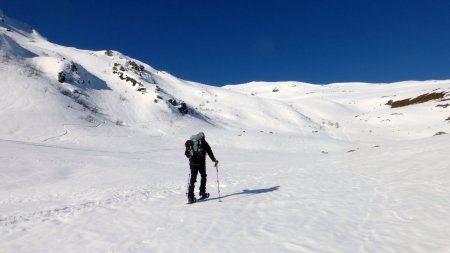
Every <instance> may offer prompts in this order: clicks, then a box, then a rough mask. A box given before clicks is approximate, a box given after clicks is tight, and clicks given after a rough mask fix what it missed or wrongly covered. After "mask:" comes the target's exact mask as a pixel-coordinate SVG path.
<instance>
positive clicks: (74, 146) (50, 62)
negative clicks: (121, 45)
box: [0, 11, 450, 252]
mask: <svg viewBox="0 0 450 253" xmlns="http://www.w3.org/2000/svg"><path fill="white" fill-rule="evenodd" d="M0 77H1V82H0V120H1V122H2V124H1V126H0V165H1V166H0V167H1V168H0V171H1V176H0V234H1V236H0V238H1V239H0V252H185V251H188V250H189V251H190V252H450V243H449V242H448V238H449V237H450V229H449V228H450V219H449V218H448V217H450V216H449V215H450V211H449V209H448V207H449V206H450V188H449V185H448V182H449V180H450V170H449V164H450V160H449V158H448V156H447V155H446V153H447V152H448V150H449V137H448V136H449V135H448V134H447V133H450V107H449V104H450V81H448V80H443V81H405V82H399V83H391V84H367V83H335V84H326V85H316V84H307V83H301V82H292V81H291V82H275V83H269V82H252V83H247V84H238V85H228V86H224V87H214V86H209V85H207V84H201V83H195V82H190V81H186V80H182V79H180V78H177V77H175V76H173V75H171V74H169V73H168V72H165V71H159V70H156V69H154V68H152V67H151V66H150V65H148V64H146V63H143V62H141V61H139V60H136V59H133V58H130V57H128V56H126V55H123V54H122V53H120V52H117V51H114V50H109V49H105V50H102V51H89V50H80V49H76V48H70V47H65V46H61V45H57V44H54V43H52V42H49V41H48V40H47V39H45V38H44V37H43V36H42V35H40V34H39V33H38V32H37V31H35V30H33V29H32V28H31V26H29V25H26V24H24V23H22V22H19V21H15V20H13V19H11V18H9V17H7V16H5V15H4V14H3V13H2V12H1V11H0ZM199 131H203V132H205V134H206V139H207V140H208V142H209V143H210V145H211V146H212V149H213V151H214V153H215V155H216V157H217V158H218V159H219V160H220V165H219V174H216V173H217V171H216V170H215V168H214V167H213V166H211V164H209V162H208V166H207V167H208V168H207V169H208V175H209V176H208V179H209V181H208V184H207V189H208V191H209V192H210V193H211V198H210V199H209V200H207V201H205V202H203V203H198V204H194V205H190V206H187V205H185V201H186V196H185V192H186V179H187V177H188V174H189V171H188V161H187V159H186V158H185V157H184V155H183V153H184V142H185V140H186V139H188V138H189V137H190V136H191V135H192V134H195V133H197V132H199ZM217 178H220V192H221V199H219V198H218V197H219V196H218V182H217V181H216V180H217ZM197 184H198V183H197ZM219 200H221V202H219Z"/></svg>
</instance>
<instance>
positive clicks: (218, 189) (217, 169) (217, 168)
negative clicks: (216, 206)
mask: <svg viewBox="0 0 450 253" xmlns="http://www.w3.org/2000/svg"><path fill="white" fill-rule="evenodd" d="M216 172H217V192H218V193H219V202H222V200H220V185H219V165H217V164H216Z"/></svg>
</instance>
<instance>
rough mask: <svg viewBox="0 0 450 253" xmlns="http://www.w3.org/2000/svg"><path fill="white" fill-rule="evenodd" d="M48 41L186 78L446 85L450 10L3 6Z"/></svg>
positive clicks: (178, 4)
mask: <svg viewBox="0 0 450 253" xmlns="http://www.w3.org/2000/svg"><path fill="white" fill-rule="evenodd" d="M0 8H1V9H3V11H4V12H5V14H6V15H8V16H10V17H12V18H15V19H18V20H21V21H24V22H26V23H28V24H30V25H32V26H33V27H35V28H36V29H37V30H38V31H39V32H40V33H41V34H42V35H44V36H45V37H47V38H48V39H49V40H50V41H52V42H55V43H58V44H61V45H65V46H74V47H77V48H82V49H91V50H102V49H114V50H117V51H120V52H122V53H124V54H126V55H128V56H131V57H133V58H136V59H139V60H141V61H143V62H145V63H148V64H150V65H151V66H153V67H154V68H156V69H159V70H166V71H168V72H170V73H172V74H174V75H176V76H178V77H180V78H183V79H186V80H192V81H198V82H202V83H207V84H211V85H223V84H234V83H244V82H249V81H253V80H255V81H287V80H294V81H304V82H311V83H321V84H322V83H330V82H348V81H364V82H392V81H401V80H429V79H450V1H448V0H426V1H425V0H424V1H415V0H410V1H397V0H354V1H347V0H335V1H321V0H278V1H273V0H264V1H263V0H248V1H246V0H240V1H235V0H159V1H152V0H149V1H145V0H128V1H126V0H125V1H114V0H112V1H101V0H98V1H95V0H92V1H88V0H76V1H75V0H74V1H67V0H56V1H55V0H51V1H50V0H42V1H37V0H26V1H20V0H0Z"/></svg>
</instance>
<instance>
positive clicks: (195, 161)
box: [184, 139, 216, 165]
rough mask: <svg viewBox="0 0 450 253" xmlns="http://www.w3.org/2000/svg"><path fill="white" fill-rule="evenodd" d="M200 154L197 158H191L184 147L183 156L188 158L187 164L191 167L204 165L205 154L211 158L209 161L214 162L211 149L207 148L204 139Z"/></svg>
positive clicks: (207, 145)
mask: <svg viewBox="0 0 450 253" xmlns="http://www.w3.org/2000/svg"><path fill="white" fill-rule="evenodd" d="M202 145H203V148H202V151H203V152H202V153H201V154H200V155H198V156H192V157H191V155H190V154H189V151H188V149H187V147H186V151H184V155H185V156H186V157H187V158H189V164H191V165H205V164H206V154H208V156H209V158H211V160H212V161H213V162H215V161H216V158H215V157H214V154H213V152H212V150H211V147H210V146H209V144H208V142H206V140H205V139H203V140H202Z"/></svg>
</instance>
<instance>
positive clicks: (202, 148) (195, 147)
mask: <svg viewBox="0 0 450 253" xmlns="http://www.w3.org/2000/svg"><path fill="white" fill-rule="evenodd" d="M185 146H186V151H185V152H184V155H185V156H186V157H187V158H189V167H190V170H191V176H190V179H189V189H188V196H187V197H188V203H194V202H195V201H196V200H197V199H196V198H195V195H194V188H195V182H196V181H197V175H198V173H200V176H201V180H200V199H205V198H208V197H209V193H207V192H206V176H207V174H206V154H208V156H209V158H210V159H211V160H212V161H213V162H214V166H217V164H218V163H219V161H218V160H217V159H216V158H215V157H214V153H213V152H212V150H211V147H210V146H209V144H208V142H207V141H206V140H205V134H204V133H203V132H200V133H198V134H197V135H193V136H192V137H191V138H190V139H189V140H187V141H186V143H185Z"/></svg>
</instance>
